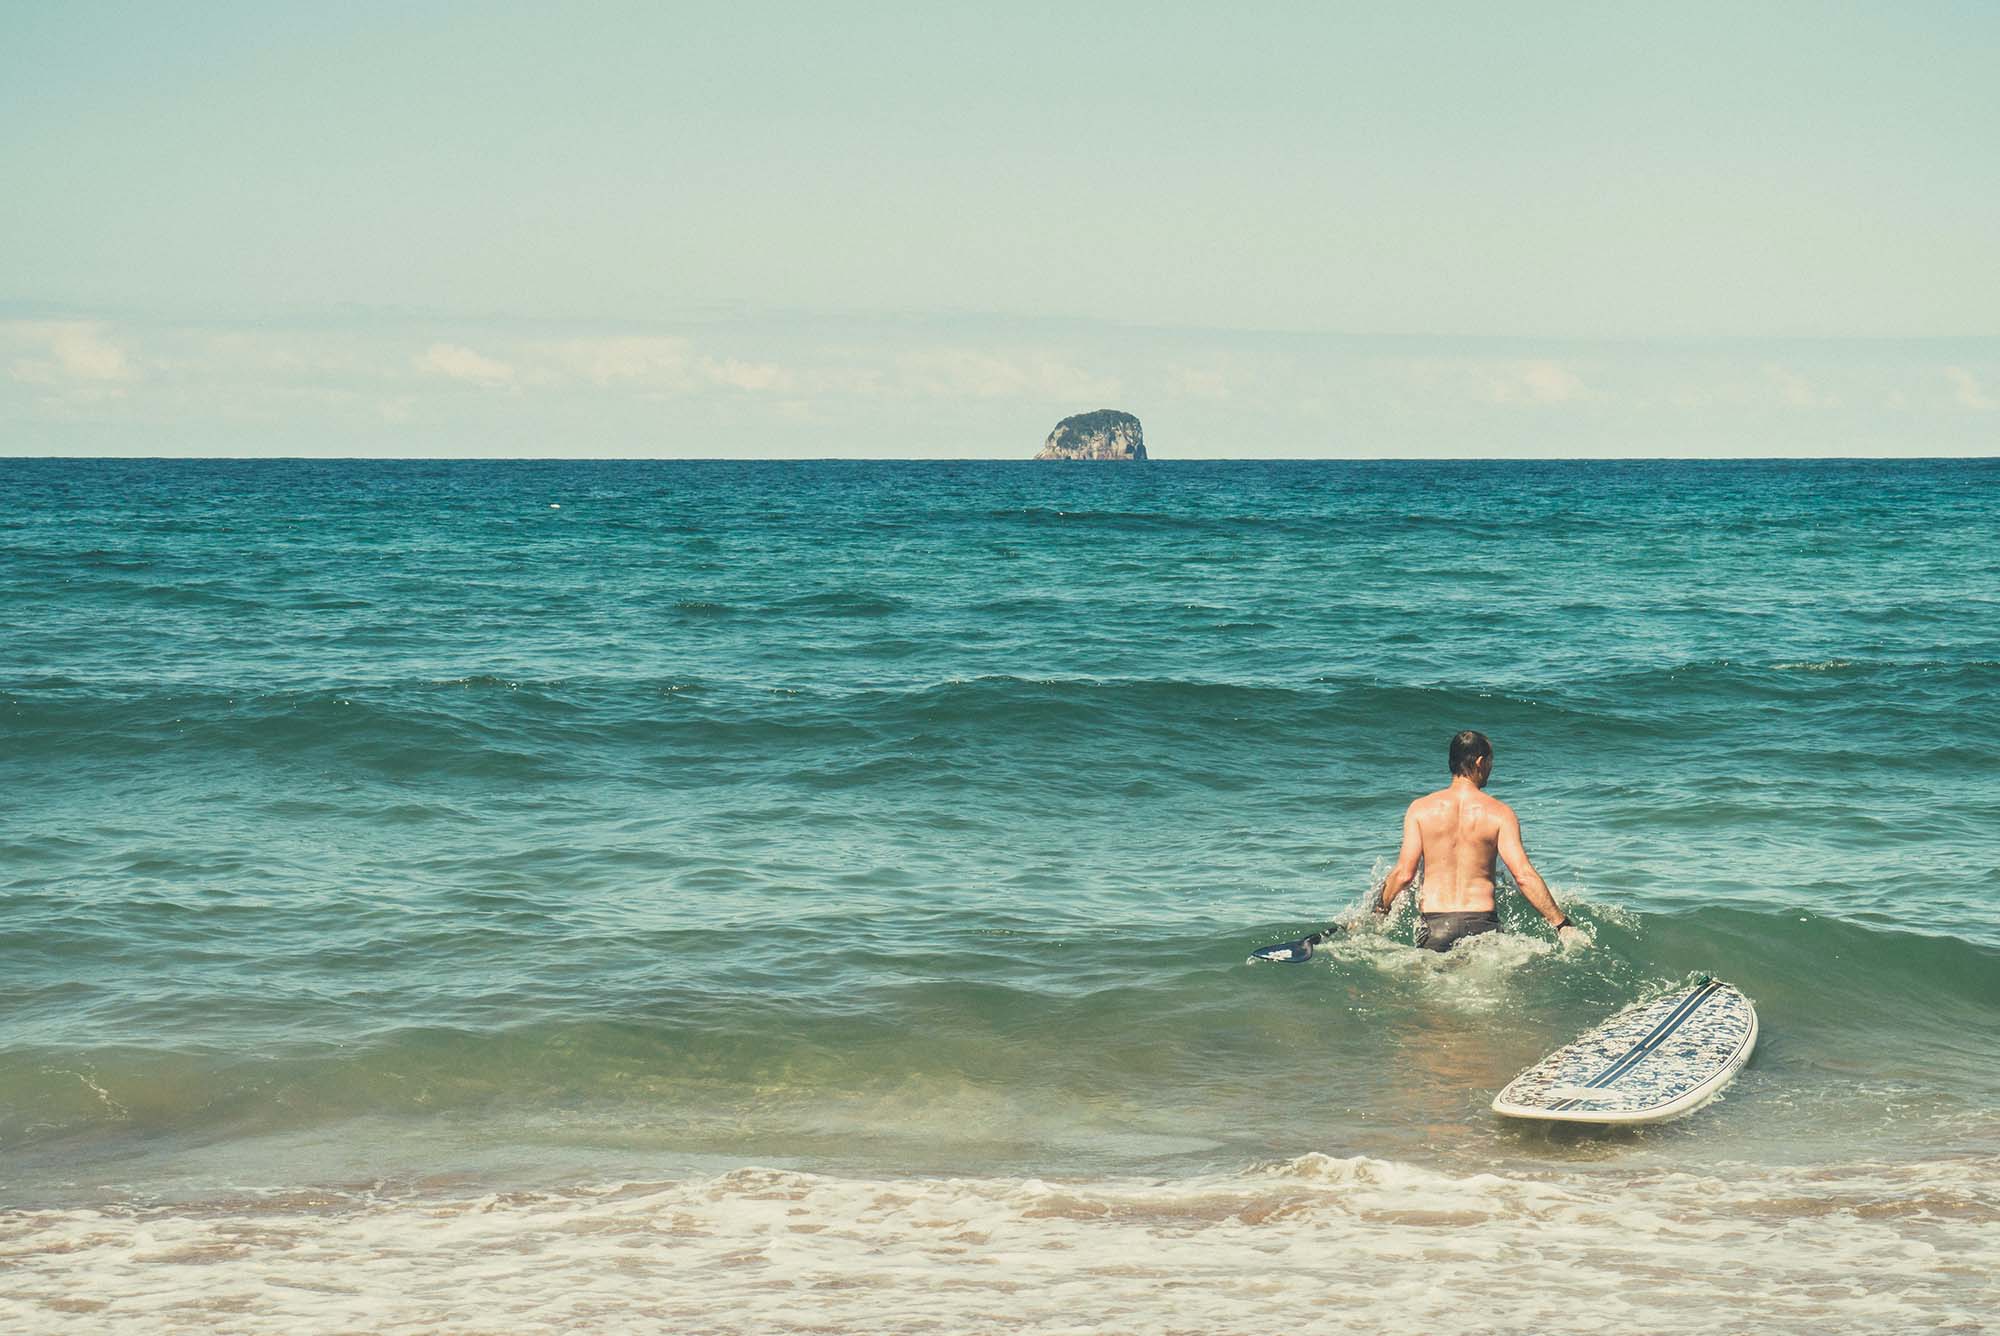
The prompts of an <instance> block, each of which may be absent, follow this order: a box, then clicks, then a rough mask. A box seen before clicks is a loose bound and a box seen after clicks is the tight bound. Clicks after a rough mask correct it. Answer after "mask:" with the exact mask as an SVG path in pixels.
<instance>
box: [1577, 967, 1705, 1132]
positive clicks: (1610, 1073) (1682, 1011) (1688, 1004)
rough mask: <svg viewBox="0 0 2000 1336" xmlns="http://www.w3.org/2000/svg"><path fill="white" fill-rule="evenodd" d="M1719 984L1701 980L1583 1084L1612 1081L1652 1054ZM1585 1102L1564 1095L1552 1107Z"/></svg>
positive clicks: (1597, 1084)
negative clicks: (1698, 986)
mask: <svg viewBox="0 0 2000 1336" xmlns="http://www.w3.org/2000/svg"><path fill="white" fill-rule="evenodd" d="M1721 988H1722V985H1721V984H1720V983H1718V982H1716V981H1715V980H1712V979H1711V980H1710V981H1709V982H1707V983H1705V984H1703V985H1702V986H1701V987H1700V988H1697V989H1695V991H1694V992H1692V993H1690V994H1688V996H1687V997H1686V998H1684V999H1682V1001H1681V1003H1680V1005H1678V1006H1676V1007H1675V1008H1674V1009H1673V1010H1672V1011H1670V1012H1668V1013H1667V1015H1666V1017H1665V1018H1664V1019H1662V1020H1661V1021H1660V1023H1659V1024H1658V1025H1656V1026H1654V1027H1653V1029H1652V1032H1651V1033H1650V1034H1648V1035H1647V1036H1646V1037H1645V1038H1644V1039H1641V1040H1640V1041H1639V1042H1638V1043H1636V1044H1634V1045H1633V1046H1632V1048H1631V1050H1630V1051H1629V1052H1627V1053H1625V1054H1624V1055H1623V1056H1622V1057H1620V1058H1619V1059H1618V1060H1617V1061H1616V1062H1614V1063H1612V1064H1611V1065H1610V1066H1608V1067H1606V1068H1605V1069H1604V1070H1603V1071H1601V1072H1599V1073H1598V1074H1597V1075H1595V1076H1593V1077H1591V1078H1590V1079H1589V1080H1588V1081H1585V1082H1584V1083H1583V1086H1584V1088H1585V1089H1592V1088H1597V1087H1602V1086H1607V1085H1609V1084H1611V1083H1612V1082H1613V1081H1616V1080H1617V1079H1618V1078H1619V1077H1621V1076H1623V1075H1624V1074H1625V1073H1626V1072H1629V1071H1631V1070H1632V1069H1633V1068H1634V1067H1636V1066H1638V1065H1639V1064H1640V1063H1641V1062H1644V1061H1645V1060H1646V1058H1647V1057H1648V1056H1650V1055H1651V1054H1652V1052H1653V1050H1654V1049H1656V1048H1658V1047H1659V1046H1660V1045H1661V1044H1662V1043H1664V1042H1666V1040H1667V1038H1668V1036H1670V1035H1672V1034H1673V1032H1674V1031H1675V1030H1678V1029H1679V1028H1680V1027H1681V1024H1682V1022H1684V1021H1686V1020H1687V1018H1688V1017H1690V1016H1692V1015H1694V1013H1695V1012H1696V1011H1697V1010H1698V1009H1699V1008H1700V1007H1701V1004H1702V1003H1704V1002H1706V1001H1707V1000H1708V999H1709V998H1711V997H1713V996H1715V994H1716V993H1717V992H1718V991H1720V989H1721ZM1586 1102H1587V1101H1585V1100H1582V1099H1566V1100H1564V1101H1562V1102H1561V1103H1560V1104H1557V1105H1555V1106H1553V1107H1554V1108H1555V1109H1556V1110H1557V1111H1562V1110H1565V1109H1573V1108H1575V1107H1576V1106H1577V1105H1579V1104H1583V1103H1586Z"/></svg>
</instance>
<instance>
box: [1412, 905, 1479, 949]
mask: <svg viewBox="0 0 2000 1336" xmlns="http://www.w3.org/2000/svg"><path fill="white" fill-rule="evenodd" d="M1417 917H1418V918H1419V920H1420V922H1419V923H1418V924H1417V945H1418V946H1421V947H1423V948H1424V950H1426V951H1449V950H1451V948H1452V945H1453V944H1454V943H1455V942H1457V941H1458V940H1459V939H1461V938H1464V937H1477V936H1478V935H1479V934H1480V933H1482V932H1498V931H1500V916H1499V915H1498V914H1496V913H1494V912H1493V911H1492V910H1488V911H1487V912H1485V913H1484V914H1420V915H1418V916H1417Z"/></svg>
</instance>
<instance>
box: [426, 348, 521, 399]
mask: <svg viewBox="0 0 2000 1336" xmlns="http://www.w3.org/2000/svg"><path fill="white" fill-rule="evenodd" d="M414 360H415V363H416V367H417V370H419V371H422V372H426V373H428V374H430V375H434V376H446V377H449V378H450V379H452V380H463V381H469V382H470V383H472V384H474V385H481V386H485V387H486V388H488V389H497V388H500V387H502V386H507V385H512V384H513V383H514V368H513V367H512V366H510V365H508V364H507V363H505V362H501V361H496V360H494V359H493V358H491V357H482V356H481V355H480V354H478V353H476V352H474V351H472V349H470V348H466V347H463V346H461V345H459V344H456V343H433V344H432V345H431V346H430V347H429V348H428V349H426V350H425V352H424V355H423V356H421V357H418V358H416V359H414Z"/></svg>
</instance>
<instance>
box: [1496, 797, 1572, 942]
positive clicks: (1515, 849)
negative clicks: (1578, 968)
mask: <svg viewBox="0 0 2000 1336" xmlns="http://www.w3.org/2000/svg"><path fill="white" fill-rule="evenodd" d="M1500 861H1501V862H1502V863H1505V864H1506V865H1507V870H1508V871H1509V872H1511V873H1513V874H1514V884H1515V885H1516V886H1519V887H1520V888H1521V894H1522V895H1524V896H1526V897H1527V898H1528V903H1529V904H1531V905H1533V906H1534V907H1535V910H1536V912H1537V913H1539V914H1540V915H1541V916H1542V917H1543V918H1544V919H1546V920H1547V921H1548V925H1549V926H1550V927H1551V928H1554V929H1555V930H1556V940H1558V941H1560V942H1562V943H1563V944H1564V945H1568V944H1569V942H1570V940H1571V938H1570V937H1565V936H1564V935H1563V934H1564V933H1570V934H1573V935H1574V937H1575V939H1576V940H1582V939H1583V933H1582V931H1581V930H1580V929H1578V928H1576V927H1575V926H1573V925H1572V924H1571V923H1570V921H1569V915H1567V914H1565V913H1563V912H1562V906H1560V905H1558V904H1557V903H1556V898H1555V896H1553V895H1551V894H1549V887H1548V883H1547V882H1545V881H1543V880H1542V874H1541V873H1539V872H1537V871H1535V865H1534V864H1533V863H1531V862H1529V861H1528V846H1527V845H1526V844H1525V843H1523V842H1522V840H1521V819H1520V818H1519V817H1517V816H1515V815H1514V813H1513V812H1512V811H1508V812H1505V813H1503V814H1502V816H1501V818H1500Z"/></svg>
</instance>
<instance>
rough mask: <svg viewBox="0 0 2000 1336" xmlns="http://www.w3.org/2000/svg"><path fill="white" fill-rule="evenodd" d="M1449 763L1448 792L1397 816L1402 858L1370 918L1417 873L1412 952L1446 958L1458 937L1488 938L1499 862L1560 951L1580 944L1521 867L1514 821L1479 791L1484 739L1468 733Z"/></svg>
mask: <svg viewBox="0 0 2000 1336" xmlns="http://www.w3.org/2000/svg"><path fill="white" fill-rule="evenodd" d="M1450 761H1451V785H1450V787H1448V788H1442V789H1439V790H1438V791H1437V792H1436V793H1427V794H1425V795H1424V796H1423V797H1421V798H1419V799H1417V800H1416V801H1415V802H1413V803H1411V804H1410V810H1409V811H1407V812H1405V813H1404V814H1403V851H1402V853H1401V854H1400V855H1398V856H1397V858H1396V866H1395V868H1394V869H1393V870H1392V871H1391V872H1390V873H1389V879H1388V880H1387V881H1385V882H1383V883H1382V893H1381V896H1380V897H1379V898H1378V899H1377V900H1376V903H1375V912H1376V913H1378V914H1386V913H1388V912H1389V907H1390V906H1391V905H1393V904H1395V903H1396V897H1397V896H1399V895H1401V894H1402V893H1403V892H1404V891H1406V890H1408V889H1409V886H1410V883H1411V882H1413V881H1415V880H1416V879H1417V872H1418V870H1419V869H1420V868H1421V869H1422V871H1423V876H1424V884H1423V890H1422V891H1421V892H1420V893H1419V900H1418V904H1417V908H1418V910H1419V911H1420V912H1421V915H1422V918H1423V922H1422V925H1421V926H1419V927H1418V929H1417V945H1418V946H1421V947H1426V948H1428V949H1429V950H1432V951H1449V950H1451V947H1452V943H1454V942H1457V941H1460V940H1462V939H1463V938H1467V937H1476V936H1478V935H1479V934H1480V933H1482V932H1495V931H1497V930H1498V929H1499V927H1500V918H1499V916H1498V915H1497V914H1495V913H1494V911H1493V859H1494V857H1495V855H1498V856H1499V859H1500V861H1501V862H1503V863H1505V864H1506V865H1507V870H1508V871H1509V872H1511V873H1513V874H1514V884H1515V885H1517V886H1519V887H1520V888H1521V894H1523V895H1525V896H1527V897H1528V903H1529V904H1531V905H1533V906H1534V907H1535V908H1536V909H1537V910H1539V911H1540V913H1541V916H1542V917H1543V918H1544V919H1547V920H1548V923H1549V926H1550V927H1552V928H1554V929H1555V930H1556V940H1557V941H1559V942H1561V943H1562V944H1563V945H1564V946H1565V947H1568V946H1580V945H1583V944H1584V943H1585V942H1586V941H1588V939H1587V938H1586V937H1584V935H1583V933H1582V932H1581V931H1580V930H1578V929H1577V928H1575V927H1572V926H1571V924H1570V921H1569V916H1568V915H1567V914H1565V913H1563V912H1562V909H1561V908H1560V907H1559V906H1557V904H1556V902H1555V897H1554V896H1552V895H1550V894H1549V888H1548V886H1547V885H1546V884H1544V883H1543V881H1542V878H1541V874H1540V873H1538V872H1536V871H1535V865H1534V864H1533V863H1530V862H1529V861H1528V851H1527V849H1526V848H1525V847H1523V845H1522V844H1521V821H1520V818H1519V817H1516V816H1515V815H1514V809H1513V808H1511V807H1509V806H1508V805H1507V804H1506V803H1503V802H1501V801H1500V800H1499V799H1498V798H1493V797H1489V796H1488V795H1487V794H1486V793H1485V792H1483V790H1484V789H1485V788H1486V781H1487V780H1488V779H1490V778H1491V777H1492V775H1493V744H1492V743H1490V742H1488V741H1487V740H1486V735H1485V734H1484V733H1474V732H1472V731H1471V730H1470V729H1467V730H1466V731H1465V732H1463V733H1460V734H1459V735H1458V736H1456V737H1454V738H1453V739H1452V740H1451V752H1450Z"/></svg>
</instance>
